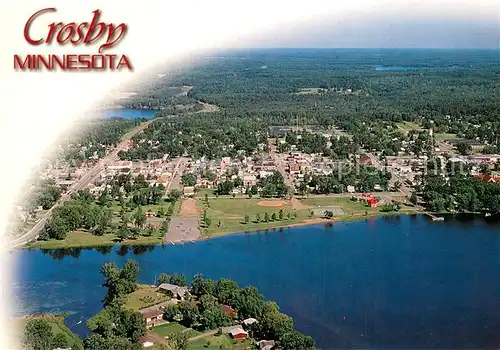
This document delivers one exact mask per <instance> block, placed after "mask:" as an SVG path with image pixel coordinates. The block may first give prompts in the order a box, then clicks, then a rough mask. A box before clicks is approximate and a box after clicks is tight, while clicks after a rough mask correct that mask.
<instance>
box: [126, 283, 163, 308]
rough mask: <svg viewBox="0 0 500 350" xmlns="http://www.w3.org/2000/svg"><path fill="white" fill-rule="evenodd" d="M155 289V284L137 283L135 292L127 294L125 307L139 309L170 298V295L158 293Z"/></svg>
mask: <svg viewBox="0 0 500 350" xmlns="http://www.w3.org/2000/svg"><path fill="white" fill-rule="evenodd" d="M157 289H158V288H157V287H156V286H149V285H144V284H141V285H139V288H138V289H137V290H136V291H135V292H133V293H131V294H129V295H127V300H126V301H125V307H126V308H129V309H133V310H139V309H143V308H145V307H149V306H153V305H156V304H159V303H162V302H164V301H168V300H170V297H168V296H167V295H165V294H163V293H158V292H157Z"/></svg>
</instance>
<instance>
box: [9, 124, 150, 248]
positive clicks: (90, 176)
mask: <svg viewBox="0 0 500 350" xmlns="http://www.w3.org/2000/svg"><path fill="white" fill-rule="evenodd" d="M155 120H158V119H152V120H149V121H147V122H145V123H142V124H141V125H139V126H138V127H137V128H136V129H134V130H133V131H132V132H130V133H128V134H127V138H126V139H124V140H123V141H122V142H121V143H120V144H119V145H118V146H117V147H116V148H115V149H114V150H113V151H111V152H110V153H109V154H108V155H107V156H106V157H104V158H103V159H101V160H100V161H99V162H98V163H97V165H96V166H95V167H93V168H92V169H90V170H89V171H88V172H87V173H86V174H85V175H83V176H82V177H81V178H80V179H79V180H78V181H77V182H75V183H74V184H73V185H71V186H70V187H69V189H68V191H67V192H65V193H64V194H63V195H62V196H61V199H60V200H59V201H58V202H57V203H56V204H55V205H54V206H53V207H52V208H50V209H49V210H48V211H47V212H46V213H45V214H44V215H43V216H42V217H41V218H40V219H39V221H38V222H37V223H36V224H35V226H33V227H32V228H31V230H29V231H28V232H26V233H25V234H24V235H22V236H21V237H18V238H16V239H14V240H12V241H10V242H7V243H6V244H5V247H6V248H7V249H12V248H16V247H19V246H22V245H23V244H26V243H28V242H30V241H32V240H34V239H37V238H38V235H39V234H40V231H41V230H42V229H43V227H44V226H45V223H46V222H47V220H48V219H49V218H50V215H51V213H52V210H54V208H55V207H56V206H57V205H59V204H61V203H63V202H64V201H66V200H68V199H69V198H70V197H71V195H72V194H73V193H75V192H77V191H79V190H81V189H83V188H85V187H86V186H88V185H89V184H90V183H91V182H92V181H93V180H94V179H95V178H96V177H97V176H98V175H99V174H100V173H101V171H102V170H104V166H105V165H106V164H108V163H110V162H114V161H116V160H118V152H120V151H121V150H123V149H125V148H126V147H127V145H128V141H129V140H130V139H131V138H132V137H134V136H135V135H137V134H138V133H139V132H141V131H142V130H144V129H145V128H147V127H148V126H149V124H151V123H152V122H154V121H155Z"/></svg>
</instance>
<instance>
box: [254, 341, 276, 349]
mask: <svg viewBox="0 0 500 350" xmlns="http://www.w3.org/2000/svg"><path fill="white" fill-rule="evenodd" d="M257 344H259V349H260V350H271V349H274V347H275V346H276V342H275V341H274V340H261V341H259V342H258V343H257Z"/></svg>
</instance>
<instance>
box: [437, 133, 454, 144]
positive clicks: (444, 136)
mask: <svg viewBox="0 0 500 350" xmlns="http://www.w3.org/2000/svg"><path fill="white" fill-rule="evenodd" d="M456 138H457V135H455V134H449V133H445V132H440V133H435V134H434V139H435V140H436V141H437V142H443V141H444V140H453V139H456Z"/></svg>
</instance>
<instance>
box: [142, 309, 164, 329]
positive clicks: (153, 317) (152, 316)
mask: <svg viewBox="0 0 500 350" xmlns="http://www.w3.org/2000/svg"><path fill="white" fill-rule="evenodd" d="M142 318H143V319H144V320H145V321H146V325H147V326H150V325H153V324H155V323H157V322H158V321H162V320H163V311H162V310H151V311H146V312H144V313H142Z"/></svg>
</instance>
